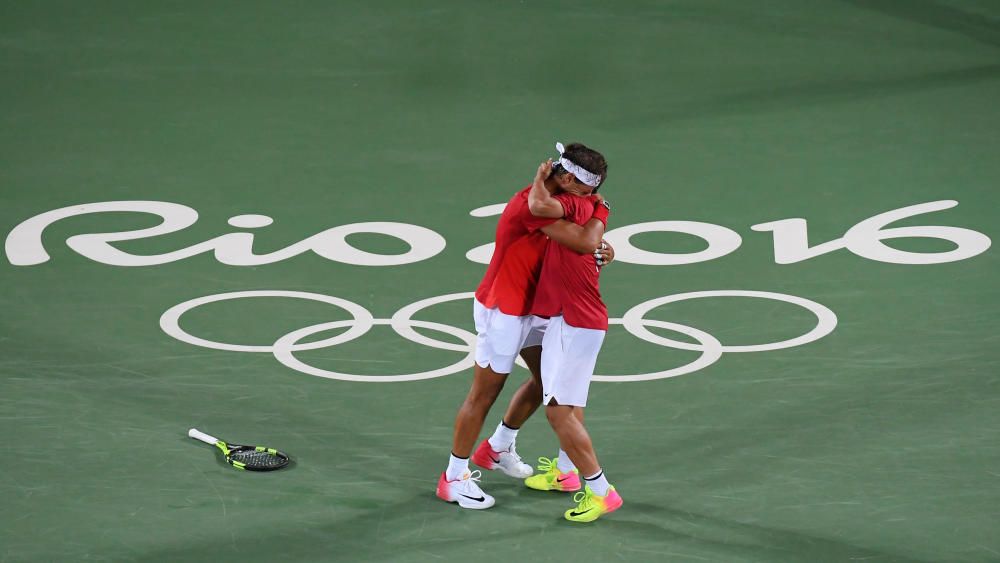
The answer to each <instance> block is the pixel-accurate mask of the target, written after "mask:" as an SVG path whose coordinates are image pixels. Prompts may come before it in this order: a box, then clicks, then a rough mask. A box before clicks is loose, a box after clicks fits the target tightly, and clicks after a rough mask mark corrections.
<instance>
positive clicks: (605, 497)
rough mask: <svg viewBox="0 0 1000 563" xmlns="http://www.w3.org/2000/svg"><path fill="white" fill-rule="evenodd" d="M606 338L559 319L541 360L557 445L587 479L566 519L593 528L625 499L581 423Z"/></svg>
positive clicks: (547, 409) (554, 322)
mask: <svg viewBox="0 0 1000 563" xmlns="http://www.w3.org/2000/svg"><path fill="white" fill-rule="evenodd" d="M604 336H605V332H604V331H600V330H592V329H586V328H577V327H573V326H570V325H567V324H565V322H563V319H562V318H561V317H555V318H553V319H552V322H551V323H550V324H549V329H548V331H547V333H546V335H545V339H546V340H545V343H544V346H543V355H542V383H543V386H544V389H543V392H542V396H543V402H544V403H545V404H546V407H545V414H546V418H548V420H549V424H550V425H551V426H552V429H553V431H555V433H556V436H557V437H558V438H559V444H560V446H561V447H562V449H563V450H564V451H565V452H566V453H567V454H568V456H569V458H570V459H571V460H572V461H573V463H574V464H575V465H576V467H577V468H578V470H579V472H580V475H582V476H583V477H584V481H585V485H586V487H585V490H584V492H582V493H578V497H574V501H576V502H578V503H579V504H578V505H577V507H576V508H574V509H570V510H567V511H566V514H565V516H566V519H568V520H572V521H578V522H590V521H593V520H596V519H597V518H598V517H600V516H601V515H603V514H607V513H609V512H613V511H615V510H617V509H618V508H619V507H621V505H622V499H621V497H620V496H619V495H618V492H617V491H616V490H615V488H614V487H612V486H611V485H610V483H608V480H607V477H605V475H604V471H603V470H602V469H601V466H600V463H599V462H598V459H597V454H596V453H595V451H594V445H593V442H592V441H591V439H590V434H589V433H588V432H587V429H586V427H585V426H584V424H583V420H582V412H579V411H582V410H583V408H584V407H585V406H586V404H587V395H588V393H589V390H590V381H591V378H592V377H593V373H594V366H595V365H596V364H597V354H598V353H599V351H600V349H601V345H602V344H603V342H604Z"/></svg>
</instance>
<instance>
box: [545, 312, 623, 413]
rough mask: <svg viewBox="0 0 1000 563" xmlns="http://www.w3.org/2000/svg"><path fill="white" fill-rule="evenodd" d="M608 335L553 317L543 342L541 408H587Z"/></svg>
mask: <svg viewBox="0 0 1000 563" xmlns="http://www.w3.org/2000/svg"><path fill="white" fill-rule="evenodd" d="M605 334H607V331H604V330H596V329H593V328H579V327H575V326H570V325H568V324H566V322H565V321H564V320H563V318H562V315H559V316H557V317H552V318H551V319H550V320H549V326H548V328H546V329H545V337H544V338H543V339H542V393H543V395H542V404H543V405H547V404H549V403H550V402H551V401H552V400H553V399H555V401H556V402H557V403H559V404H560V405H572V406H575V407H585V406H587V394H588V393H589V392H590V379H591V378H592V377H593V376H594V366H595V365H597V354H598V353H599V352H600V351H601V344H603V343H604V335H605Z"/></svg>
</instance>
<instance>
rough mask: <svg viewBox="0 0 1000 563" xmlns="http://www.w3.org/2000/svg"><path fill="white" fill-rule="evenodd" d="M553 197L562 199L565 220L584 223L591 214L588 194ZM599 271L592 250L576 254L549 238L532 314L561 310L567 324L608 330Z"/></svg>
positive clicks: (560, 200)
mask: <svg viewBox="0 0 1000 563" xmlns="http://www.w3.org/2000/svg"><path fill="white" fill-rule="evenodd" d="M553 197H555V198H556V199H558V200H559V202H560V203H562V206H563V210H564V211H565V215H564V216H563V218H564V219H566V220H567V221H572V222H574V223H576V224H577V225H583V224H585V223H586V222H587V221H589V220H590V218H591V216H592V215H593V214H594V201H593V199H591V198H589V197H582V196H578V195H573V194H558V195H555V196H553ZM600 275H601V272H600V269H599V268H598V267H597V264H596V262H595V261H594V256H593V255H592V254H579V253H576V252H574V251H572V250H570V249H568V248H566V247H565V246H563V245H561V244H559V243H557V242H556V241H553V240H550V241H549V242H548V245H547V248H546V250H545V261H544V264H543V265H542V275H541V278H539V280H538V288H537V289H536V290H535V302H534V305H533V306H532V308H531V312H532V314H535V315H538V316H540V317H553V316H555V315H559V314H561V315H562V316H563V320H565V321H566V324H568V325H570V326H575V327H578V328H591V329H596V330H608V308H607V307H606V306H605V305H604V301H602V300H601V292H600V283H599V277H600Z"/></svg>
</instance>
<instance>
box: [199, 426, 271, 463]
mask: <svg viewBox="0 0 1000 563" xmlns="http://www.w3.org/2000/svg"><path fill="white" fill-rule="evenodd" d="M188 436H190V437H191V438H194V439H195V440H201V441H202V442H205V443H206V444H212V445H213V446H215V447H217V448H219V449H220V450H222V455H224V456H226V463H228V464H229V465H232V466H233V467H235V468H236V469H245V470H247V471H274V470H275V469H281V468H282V467H284V466H286V465H288V461H289V460H288V456H287V455H285V454H283V453H281V452H279V451H278V450H276V449H274V448H265V447H264V446H244V445H240V444H229V443H226V442H223V441H222V440H220V439H218V438H216V437H215V436H209V435H208V434H205V433H204V432H202V431H200V430H198V429H197V428H192V429H191V430H188Z"/></svg>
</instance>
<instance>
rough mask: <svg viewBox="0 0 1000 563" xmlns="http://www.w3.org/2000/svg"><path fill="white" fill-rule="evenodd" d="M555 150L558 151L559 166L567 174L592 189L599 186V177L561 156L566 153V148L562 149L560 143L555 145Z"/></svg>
mask: <svg viewBox="0 0 1000 563" xmlns="http://www.w3.org/2000/svg"><path fill="white" fill-rule="evenodd" d="M556 150H557V151H559V164H561V165H562V167H563V168H565V169H566V171H567V172H569V173H571V174H573V175H574V176H576V179H577V180H580V181H581V182H583V183H584V184H586V185H588V186H590V187H592V188H596V187H597V186H599V185H601V176H600V175H598V174H594V173H593V172H590V171H589V170H587V169H585V168H584V167H582V166H580V165H579V164H577V163H575V162H573V161H572V160H570V159H568V158H566V157H565V156H563V153H564V152H566V147H564V146H563V144H562V143H556Z"/></svg>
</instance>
